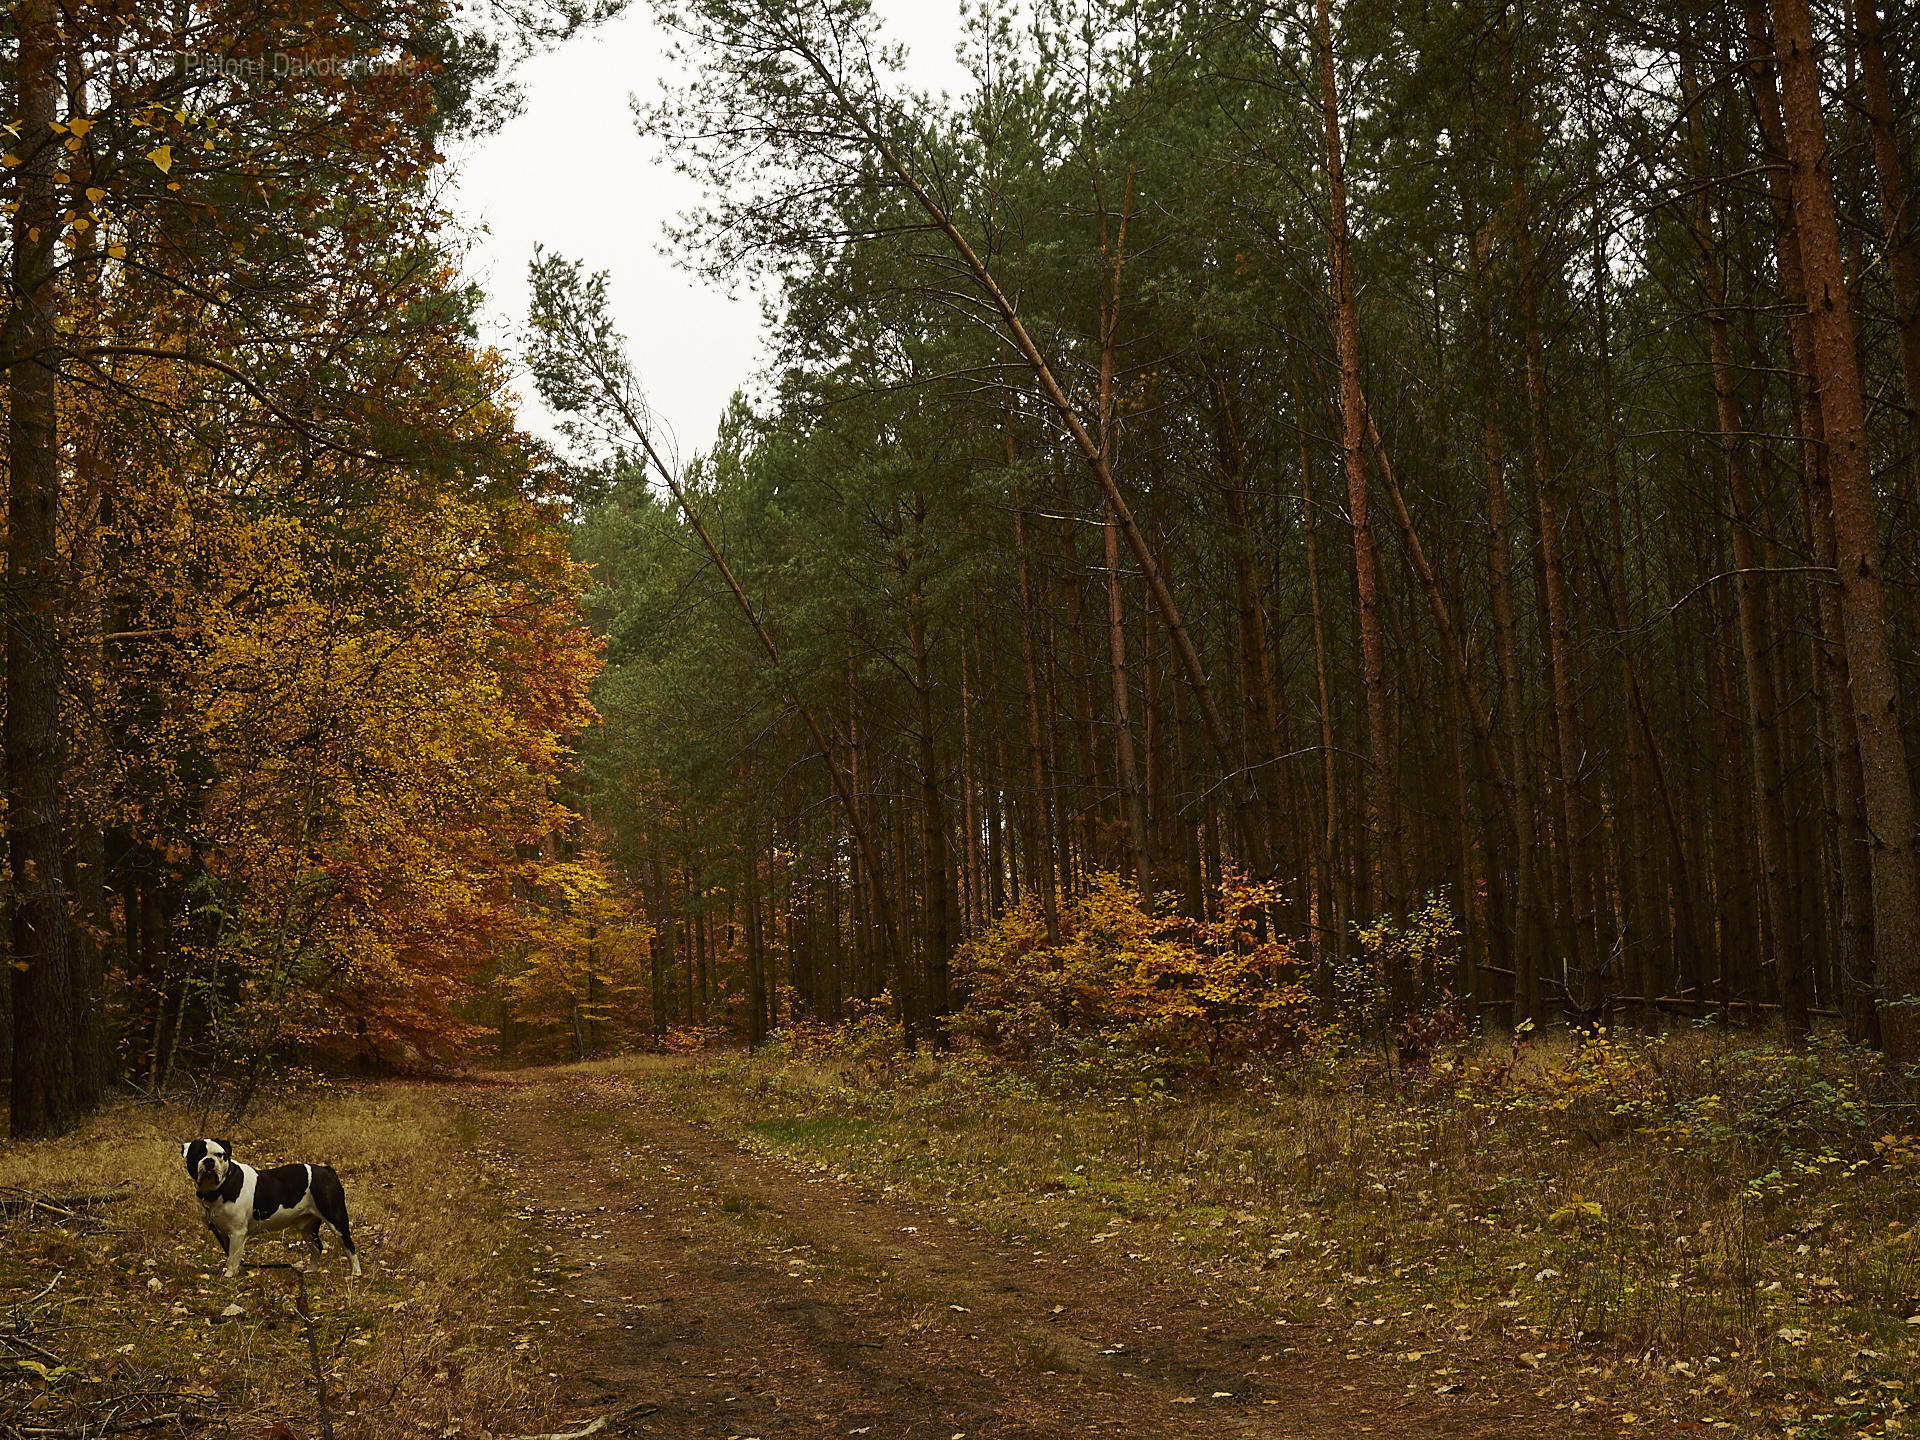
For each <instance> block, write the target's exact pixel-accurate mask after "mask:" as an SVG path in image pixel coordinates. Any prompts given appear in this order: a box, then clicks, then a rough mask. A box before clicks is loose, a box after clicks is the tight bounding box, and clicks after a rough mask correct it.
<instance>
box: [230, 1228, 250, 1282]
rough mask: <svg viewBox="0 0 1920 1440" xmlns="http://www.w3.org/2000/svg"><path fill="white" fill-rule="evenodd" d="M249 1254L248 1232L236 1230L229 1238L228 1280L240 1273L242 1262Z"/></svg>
mask: <svg viewBox="0 0 1920 1440" xmlns="http://www.w3.org/2000/svg"><path fill="white" fill-rule="evenodd" d="M246 1253H247V1232H246V1231H244V1230H236V1231H234V1232H233V1233H232V1234H231V1235H229V1236H227V1278H228V1279H229V1280H231V1279H233V1277H234V1276H236V1275H238V1274H239V1273H240V1261H241V1259H242V1257H244V1256H245V1255H246Z"/></svg>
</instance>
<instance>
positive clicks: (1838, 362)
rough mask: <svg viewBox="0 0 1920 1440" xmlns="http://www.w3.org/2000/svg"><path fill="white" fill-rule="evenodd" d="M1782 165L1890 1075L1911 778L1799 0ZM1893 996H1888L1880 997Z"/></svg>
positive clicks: (1905, 954)
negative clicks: (1822, 464) (1820, 458)
mask: <svg viewBox="0 0 1920 1440" xmlns="http://www.w3.org/2000/svg"><path fill="white" fill-rule="evenodd" d="M1771 10H1772V18H1773V32H1774V46H1773V48H1774V58H1775V60H1776V63H1777V64H1778V66H1779V70H1780V80H1781V85H1782V92H1783V104H1782V107H1781V110H1782V120H1783V122H1784V128H1785V132H1786V146H1787V159H1788V170H1789V174H1790V176H1791V180H1792V195H1793V213H1794V220H1795V229H1796V231H1797V233H1798V236H1799V241H1800V260H1801V267H1802V278H1803V280H1804V282H1805V285H1806V290H1807V315H1808V317H1809V319H1810V321H1811V328H1812V335H1813V359H1814V373H1815V376H1816V378H1817V380H1818V382H1819V386H1820V408H1821V417H1822V423H1823V426H1824V429H1825V437H1826V451H1827V473H1828V477H1829V484H1830V488H1831V496H1832V505H1833V528H1834V542H1835V559H1836V561H1837V568H1838V572H1839V582H1840V608H1841V611H1842V613H1843V615H1844V616H1845V620H1846V646H1847V664H1848V672H1849V676H1850V679H1851V695H1852V700H1853V710H1854V718H1855V721H1856V724H1857V726H1858V729H1859V740H1860V763H1861V774H1862V780H1863V782H1864V784H1865V800H1866V815H1867V824H1868V829H1869V831H1870V833H1871V836H1872V874H1873V929H1874V949H1875V957H1876V960H1877V964H1878V974H1879V980H1880V984H1881V996H1882V1013H1881V1017H1880V1018H1881V1031H1882V1035H1883V1037H1884V1040H1885V1044H1886V1052H1887V1059H1888V1061H1889V1063H1890V1064H1891V1065H1892V1067H1893V1068H1894V1069H1895V1071H1896V1072H1901V1071H1905V1070H1907V1069H1908V1068H1909V1067H1912V1066H1915V1065H1920V1008H1916V1006H1915V1005H1914V1003H1913V1002H1914V1000H1915V999H1916V997H1917V996H1920V857H1916V855H1915V848H1914V814H1913V786H1912V779H1911V776H1910V773H1909V769H1908V764H1907V752H1906V743H1905V740H1904V739H1903V737H1902V736H1901V733H1900V724H1899V716H1898V714H1897V712H1896V709H1895V706H1896V690H1895V682H1894V673H1893V660H1892V656H1891V654H1890V653H1889V649H1888V644H1887V634H1886V602H1885V594H1884V589H1883V584H1882V577H1881V569H1880V539H1879V534H1878V530H1877V522H1876V518H1875V512H1874V496H1873V473H1872V464H1871V456H1870V453H1869V451H1868V446H1867V427H1866V408H1865V395H1864V391H1863V390H1862V388H1861V380H1860V369H1859V362H1858V356H1857V352H1856V349H1855V336H1854V324H1853V314H1852V309H1851V306H1850V303H1849V299H1848V295H1847V289H1846V280H1845V271H1844V269H1843V266H1842V262H1841V252H1840V229H1839V222H1838V219H1837V217H1836V214H1835V210H1834V201H1833V187H1832V183H1831V176H1830V174H1829V165H1830V155H1829V153H1828V149H1827V135H1826V118H1825V114H1824V111H1823V108H1822V104H1821V98H1820V75H1819V71H1818V68H1817V64H1816V61H1815V58H1814V50H1813V26H1812V19H1811V16H1810V15H1809V13H1808V8H1807V0H1771ZM1887 1001H1892V1002H1895V1003H1893V1004H1892V1005H1888V1004H1887V1003H1886V1002H1887Z"/></svg>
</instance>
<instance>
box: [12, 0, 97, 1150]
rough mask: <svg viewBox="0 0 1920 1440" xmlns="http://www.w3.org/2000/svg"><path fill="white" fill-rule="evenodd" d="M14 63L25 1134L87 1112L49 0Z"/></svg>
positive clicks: (32, 9) (18, 979) (17, 773)
mask: <svg viewBox="0 0 1920 1440" xmlns="http://www.w3.org/2000/svg"><path fill="white" fill-rule="evenodd" d="M16 23H17V25H18V27H19V30H18V35H19V40H18V45H19V49H18V65H17V68H16V72H15V84H16V100H17V104H18V108H17V110H16V113H17V114H18V116H19V117H20V141H19V149H20V151H21V163H20V165H19V166H18V167H17V168H16V169H15V172H14V177H15V185H16V186H17V189H16V191H15V194H16V196H17V199H18V207H19V208H18V209H17V210H16V211H15V213H14V217H13V275H12V280H13V304H12V307H11V310H10V312H9V314H8V323H7V327H6V342H7V343H6V345H5V350H6V352H7V358H8V360H9V362H10V365H9V368H8V371H7V377H8V381H7V384H8V392H9V400H10V402H11V410H10V413H9V416H8V435H7V465H8V477H9V483H8V494H7V592H8V622H9V623H8V625H7V639H6V664H7V715H6V730H5V745H6V768H7V850H8V858H9V863H10V865H11V871H12V884H11V890H12V900H13V904H12V912H13V913H12V917H11V918H12V926H11V929H12V936H13V954H12V956H11V961H12V965H13V1092H12V1133H13V1135H14V1137H15V1138H16V1139H24V1138H27V1137H30V1136H39V1135H55V1134H60V1133H63V1132H65V1131H67V1130H70V1129H72V1128H73V1126H74V1125H75V1124H76V1123H77V1122H78V1120H79V1118H80V1113H81V1098H80V1077H79V1061H80V1057H79V1055H78V1053H77V1052H78V1045H77V1039H78V1037H79V1035H80V1033H81V1016H80V1014H79V1002H80V998H81V997H80V994H79V988H80V980H81V978H82V977H81V976H79V975H78V974H76V964H77V962H78V957H77V956H76V954H75V946H74V938H73V927H72V923H71V921H70V919H69V914H68V895H67V886H66V864H65V862H66V844H65V837H64V836H63V834H62V829H63V827H62V825H61V803H60V800H61V766H62V763H63V758H64V750H65V747H64V744H63V741H62V735H63V729H62V725H61V715H60V709H61V707H60V697H61V690H62V686H63V682H64V676H63V673H62V669H63V666H62V655H61V622H62V612H63V608H64V603H65V598H66V596H65V586H64V580H63V577H62V575H61V562H60V552H59V539H60V536H59V530H60V442H59V402H58V384H59V372H58V368H57V362H56V360H55V359H54V356H53V351H54V347H55V346H56V345H57V343H58V339H59V337H58V335H57V334H56V331H55V322H56V315H57V310H58V305H59V293H58V287H57V285H56V282H55V278H54V263H53V251H54V243H55V241H56V240H57V239H58V238H59V226H58V223H57V220H56V217H57V214H58V212H57V211H56V209H55V192H54V184H55V182H54V173H55V170H56V169H57V168H58V165H59V157H60V156H61V155H62V153H63V152H62V150H61V146H60V140H59V136H58V135H57V134H56V133H55V132H54V131H53V130H52V129H51V126H52V125H53V123H54V118H55V105H56V101H57V97H58V93H59V76H58V71H57V68H56V67H57V60H56V54H57V50H58V45H59V29H58V23H59V22H58V17H57V13H56V10H55V7H54V5H53V4H52V3H51V0H24V3H23V5H22V6H21V9H20V12H19V16H18V19H17V21H16Z"/></svg>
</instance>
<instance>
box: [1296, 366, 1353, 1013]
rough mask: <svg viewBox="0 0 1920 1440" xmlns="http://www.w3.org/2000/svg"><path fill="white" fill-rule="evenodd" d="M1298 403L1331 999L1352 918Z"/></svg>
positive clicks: (1323, 980)
mask: <svg viewBox="0 0 1920 1440" xmlns="http://www.w3.org/2000/svg"><path fill="white" fill-rule="evenodd" d="M1293 390H1294V396H1295V403H1296V404H1298V405H1299V408H1300V412H1301V416H1302V423H1301V424H1300V508H1301V514H1302V516H1303V519H1304V523H1305V526H1306V532H1307V598H1308V603H1309V604H1310V605H1311V606H1312V608H1313V674H1314V681H1315V684H1316V687H1317V691H1316V696H1317V699H1318V701H1319V705H1318V709H1319V715H1320V785H1321V789H1322V800H1323V802H1324V810H1325V820H1324V821H1323V823H1322V824H1321V825H1320V826H1318V827H1317V828H1318V831H1319V842H1320V846H1319V864H1318V866H1317V867H1316V869H1317V871H1318V874H1319V877H1320V902H1319V906H1318V909H1319V914H1318V916H1317V917H1316V918H1317V920H1318V924H1319V928H1318V932H1317V934H1318V938H1319V944H1318V946H1317V949H1318V953H1319V965H1318V976H1319V981H1320V984H1321V986H1322V992H1321V993H1322V994H1323V995H1324V996H1327V997H1330V996H1331V994H1332V990H1331V982H1332V973H1333V968H1334V967H1335V966H1337V965H1338V964H1339V962H1340V960H1341V959H1342V957H1344V956H1345V954H1346V948H1347V947H1346V940H1347V925H1348V921H1349V918H1350V917H1349V916H1348V915H1347V913H1346V906H1345V904H1344V903H1343V900H1344V897H1343V892H1342V888H1341V886H1340V883H1339V878H1338V876H1337V875H1336V874H1335V873H1334V855H1335V852H1336V851H1337V850H1338V848H1339V837H1340V786H1339V780H1338V772H1337V765H1336V762H1335V750H1334V743H1333V699H1332V686H1331V682H1330V680H1329V677H1328V675H1327V622H1326V606H1325V604H1324V603H1323V601H1322V599H1321V594H1320V532H1319V525H1318V521H1317V518H1316V517H1317V516H1318V514H1319V508H1320V507H1319V502H1318V501H1317V500H1315V499H1314V497H1313V461H1312V457H1311V456H1310V455H1309V454H1308V452H1307V427H1306V424H1305V423H1304V417H1305V413H1306V407H1305V405H1304V404H1301V403H1300V402H1299V394H1300V379H1299V376H1298V374H1297V373H1296V374H1295V375H1294V384H1293Z"/></svg>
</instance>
